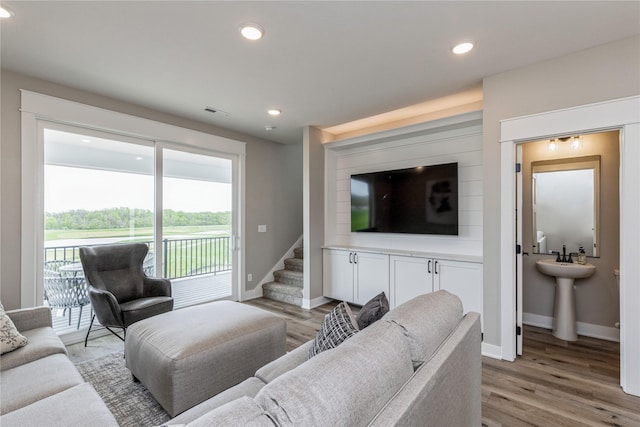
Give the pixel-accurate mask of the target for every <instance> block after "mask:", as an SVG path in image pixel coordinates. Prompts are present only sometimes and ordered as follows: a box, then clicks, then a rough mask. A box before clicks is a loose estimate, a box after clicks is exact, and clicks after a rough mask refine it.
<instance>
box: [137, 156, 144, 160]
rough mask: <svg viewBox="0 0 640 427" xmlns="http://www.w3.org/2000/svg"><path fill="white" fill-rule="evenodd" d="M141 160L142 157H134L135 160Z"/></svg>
mask: <svg viewBox="0 0 640 427" xmlns="http://www.w3.org/2000/svg"><path fill="white" fill-rule="evenodd" d="M142 159H144V157H140V156H138V157H136V160H142Z"/></svg>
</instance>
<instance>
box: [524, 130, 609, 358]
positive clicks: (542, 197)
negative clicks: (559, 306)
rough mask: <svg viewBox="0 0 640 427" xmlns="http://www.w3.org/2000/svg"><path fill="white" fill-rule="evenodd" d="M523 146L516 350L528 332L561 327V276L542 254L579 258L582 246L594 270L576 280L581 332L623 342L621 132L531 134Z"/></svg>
mask: <svg viewBox="0 0 640 427" xmlns="http://www.w3.org/2000/svg"><path fill="white" fill-rule="evenodd" d="M516 153H517V159H518V163H519V164H520V172H519V173H518V174H517V177H516V178H517V182H516V198H515V200H516V204H517V206H516V209H517V212H518V215H517V220H516V221H517V222H516V225H517V227H516V229H517V231H516V234H517V241H518V243H519V244H520V245H521V248H522V249H521V251H520V252H521V253H520V254H518V255H517V260H516V269H517V271H516V272H517V274H516V276H517V280H518V284H519V285H518V286H517V296H516V297H517V301H518V304H517V305H518V308H517V314H516V317H517V321H518V324H519V326H520V327H521V328H520V331H521V334H520V335H519V336H518V339H517V349H516V351H517V354H518V355H522V353H523V348H525V349H526V348H530V346H524V347H523V340H525V339H527V337H528V336H534V337H539V336H540V335H541V334H542V335H544V333H545V332H549V333H550V332H551V330H552V329H553V328H554V322H555V318H554V304H555V303H556V302H555V299H556V295H555V290H556V285H555V281H554V278H553V277H551V276H548V275H545V274H542V273H540V272H539V271H538V270H537V268H536V261H538V260H542V259H557V258H558V257H563V256H564V257H565V259H566V260H568V259H569V258H571V260H572V261H574V262H575V261H577V257H578V253H579V252H584V253H585V254H586V262H587V263H589V264H593V265H595V273H594V274H593V276H591V277H589V278H584V279H578V280H577V281H576V282H575V285H574V289H575V291H574V292H575V298H574V299H575V317H576V329H577V333H578V335H579V336H581V337H589V339H590V341H593V342H595V343H597V340H605V341H610V342H619V341H620V331H619V329H618V328H617V326H618V325H619V319H620V296H619V289H618V281H617V277H616V276H615V275H614V271H616V270H617V269H618V268H619V265H620V200H619V194H620V191H619V185H620V179H619V177H620V131H619V130H610V131H603V132H595V133H588V134H574V135H566V136H559V137H552V138H546V139H544V140H535V141H527V142H523V143H521V144H518V146H517V147H516ZM563 252H564V254H563ZM520 284H521V285H520ZM549 338H550V339H551V341H553V340H558V344H564V345H570V343H568V342H565V341H563V340H559V339H558V338H555V337H552V336H550V337H549ZM594 338H595V339H596V340H593V339H594ZM604 344H605V342H603V346H604ZM525 351H526V350H525Z"/></svg>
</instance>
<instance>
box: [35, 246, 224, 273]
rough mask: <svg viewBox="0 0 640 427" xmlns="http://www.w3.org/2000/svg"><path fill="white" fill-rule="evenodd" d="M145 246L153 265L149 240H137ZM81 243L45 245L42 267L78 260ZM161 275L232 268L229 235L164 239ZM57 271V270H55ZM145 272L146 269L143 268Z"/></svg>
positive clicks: (211, 271)
mask: <svg viewBox="0 0 640 427" xmlns="http://www.w3.org/2000/svg"><path fill="white" fill-rule="evenodd" d="M141 243H145V244H146V245H147V246H149V255H148V256H147V258H146V259H145V266H148V267H151V266H152V265H153V254H154V253H155V247H154V243H153V241H146V242H141ZM80 246H81V245H71V246H57V247H50V248H45V253H44V260H45V269H48V266H51V265H61V264H72V263H79V262H80V256H79V254H78V250H79V248H80ZM162 254H163V260H164V263H163V275H162V277H164V278H166V279H177V278H180V277H191V276H200V275H203V274H215V273H218V272H222V271H229V270H231V268H232V259H231V238H230V237H205V238H193V239H176V240H170V239H164V240H163V241H162ZM56 270H57V269H56ZM145 271H148V270H147V268H145Z"/></svg>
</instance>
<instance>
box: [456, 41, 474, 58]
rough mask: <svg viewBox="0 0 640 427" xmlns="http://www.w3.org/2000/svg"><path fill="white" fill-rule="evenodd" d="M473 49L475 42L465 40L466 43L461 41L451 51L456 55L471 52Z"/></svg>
mask: <svg viewBox="0 0 640 427" xmlns="http://www.w3.org/2000/svg"><path fill="white" fill-rule="evenodd" d="M471 49H473V43H471V42H464V43H459V44H457V45H455V46H454V47H453V48H452V49H451V51H452V52H453V53H455V54H456V55H462V54H465V53H467V52H469V51H470V50H471Z"/></svg>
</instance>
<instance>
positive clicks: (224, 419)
mask: <svg viewBox="0 0 640 427" xmlns="http://www.w3.org/2000/svg"><path fill="white" fill-rule="evenodd" d="M168 425H173V421H171V422H170V423H169V424H168ZM187 425H188V426H189V427H211V426H216V427H235V426H244V427H254V426H255V427H259V426H265V427H274V425H273V423H272V422H271V420H270V419H269V417H268V416H267V415H266V414H265V413H264V411H263V410H262V408H261V407H260V406H258V405H257V404H256V402H255V401H254V400H253V399H251V398H250V397H246V396H245V397H241V398H239V399H236V400H234V401H233V402H229V403H228V404H226V405H224V406H221V407H219V408H217V409H214V410H213V411H211V412H209V413H207V414H205V415H203V416H202V417H200V418H198V419H197V420H195V421H193V422H192V423H189V424H187Z"/></svg>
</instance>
